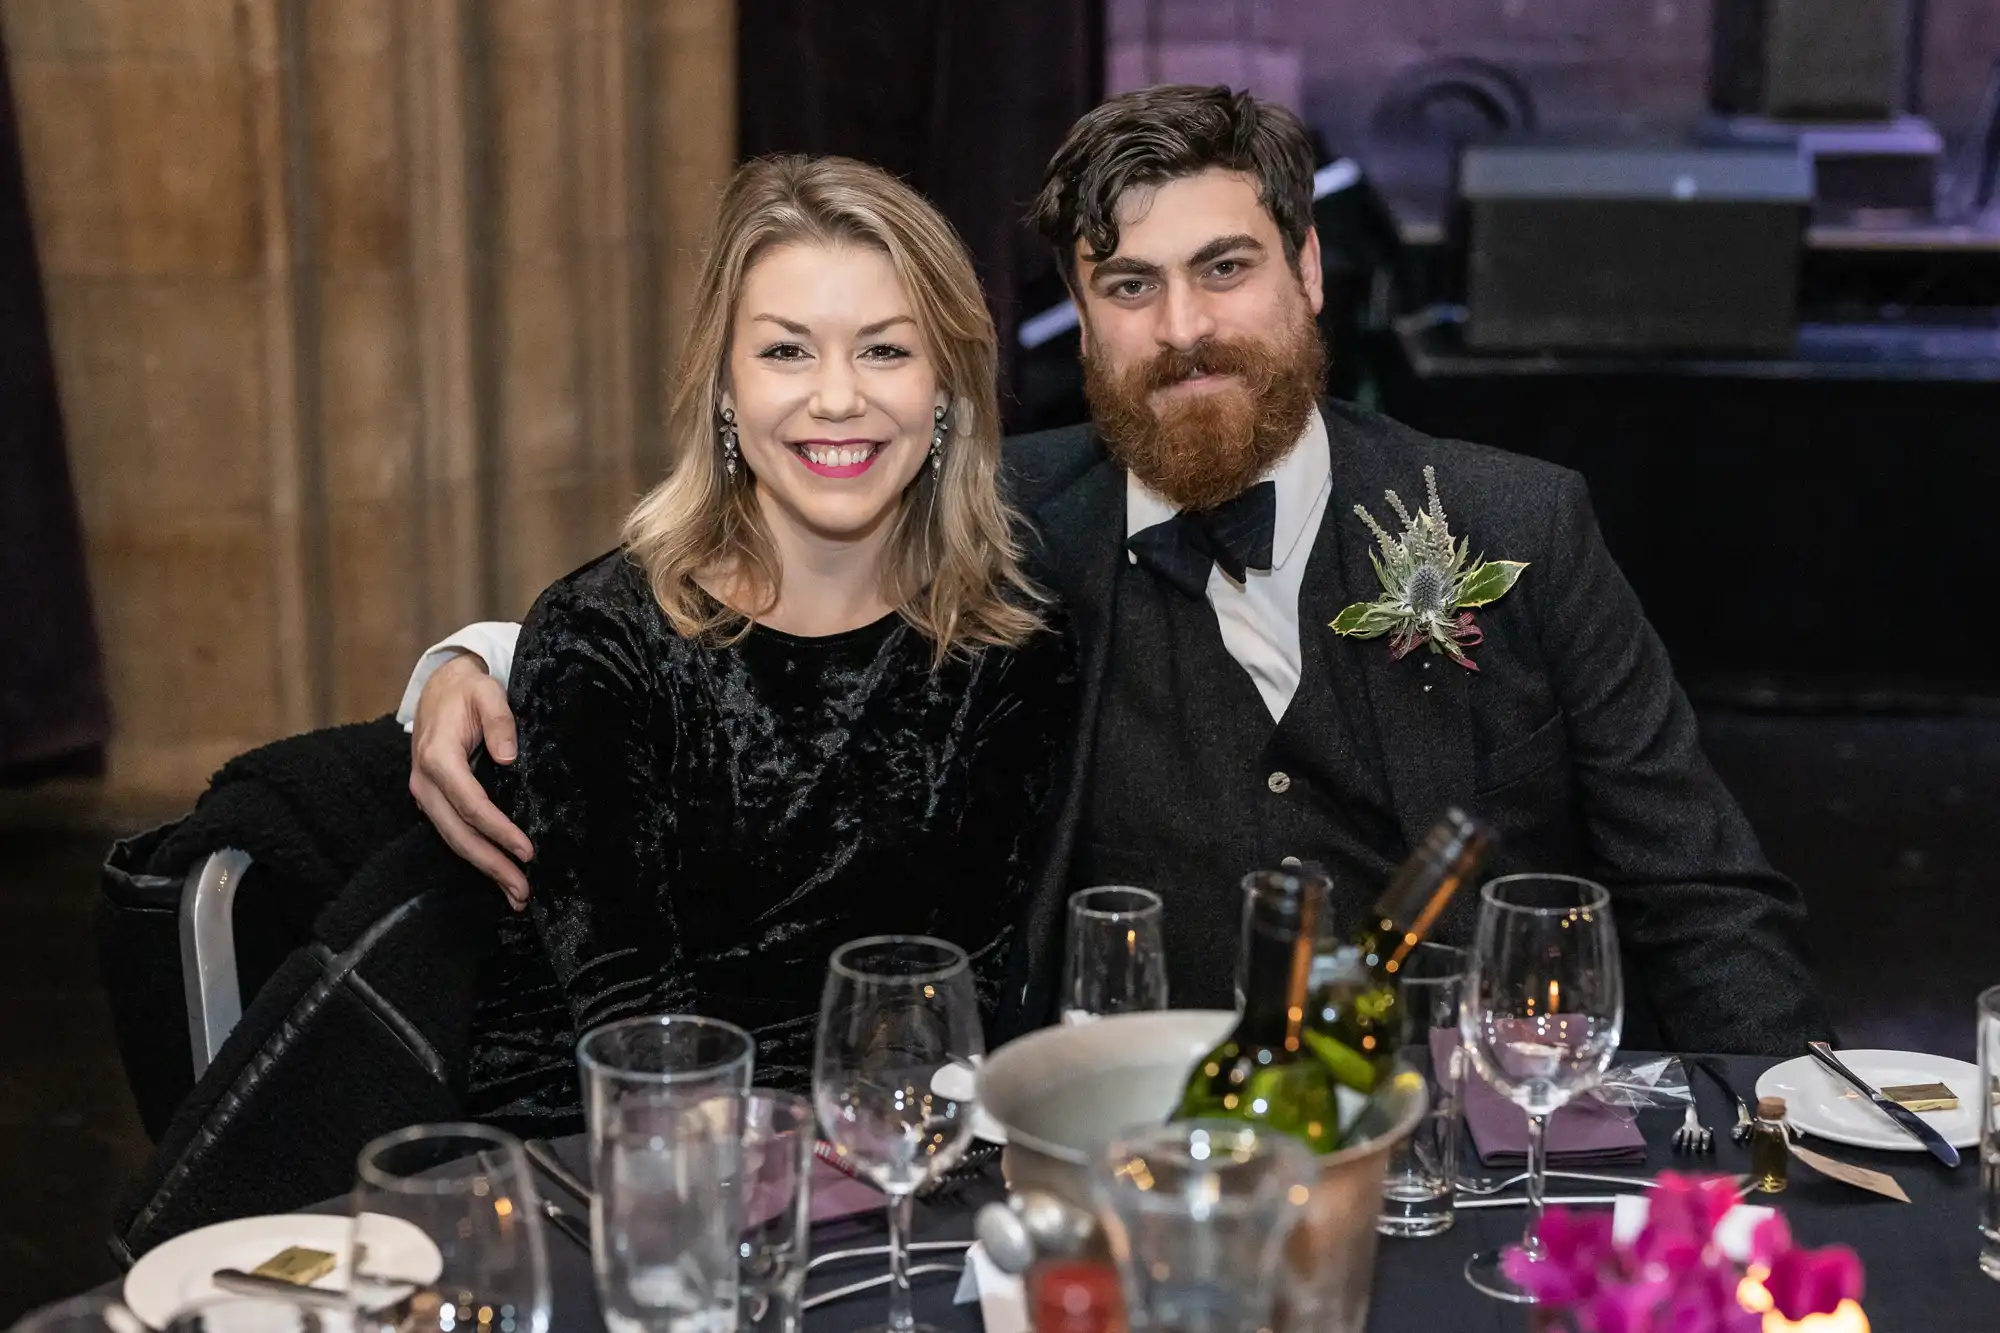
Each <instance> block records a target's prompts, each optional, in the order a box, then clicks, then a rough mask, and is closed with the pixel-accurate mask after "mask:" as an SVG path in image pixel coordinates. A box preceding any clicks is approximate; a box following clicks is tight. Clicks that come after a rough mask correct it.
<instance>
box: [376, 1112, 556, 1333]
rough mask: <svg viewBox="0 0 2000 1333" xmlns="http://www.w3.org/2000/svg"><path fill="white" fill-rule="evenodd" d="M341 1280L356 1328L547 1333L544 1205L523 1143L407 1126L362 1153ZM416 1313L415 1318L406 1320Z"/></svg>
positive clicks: (456, 1128)
mask: <svg viewBox="0 0 2000 1333" xmlns="http://www.w3.org/2000/svg"><path fill="white" fill-rule="evenodd" d="M352 1237H353V1238H352V1241H351V1244H350V1249H349V1266H348V1271H349V1272H350V1273H351V1274H353V1278H352V1286H351V1288H350V1292H351V1295H352V1296H353V1298H354V1303H355V1305H356V1307H357V1308H358V1309H359V1310H361V1311H364V1312H366V1311H395V1312H396V1313H395V1315H394V1317H393V1318H392V1319H387V1320H366V1319H362V1318H357V1324H358V1325H359V1326H362V1327H373V1326H375V1325H376V1324H378V1323H387V1324H388V1325H389V1326H391V1327H397V1328H407V1327H412V1326H414V1327H425V1326H428V1325H430V1324H435V1325H436V1326H437V1327H438V1328H440V1329H442V1330H444V1331H445V1333H449V1331H450V1330H452V1329H454V1328H480V1329H487V1328H490V1329H491V1330H492V1331H493V1333H547V1330H548V1326H549V1262H548V1252H547V1250H546V1249H545V1247H544V1245H543V1241H542V1218H541V1201H540V1199H539V1198H538V1197H537V1196H536V1194H535V1183H534V1177H533V1175H531V1174H530V1173H529V1170H528V1157H527V1154H526V1153H525V1152H524V1151H523V1150H522V1148H521V1143H520V1140H518V1139H516V1138H515V1137H514V1136H513V1135H511V1134H508V1133H505V1132H503V1131H501V1130H497V1129H489V1128H487V1127H486V1126H484V1125H471V1124H449V1125H414V1126H412V1127H410V1128H409V1129H400V1130H397V1131H396V1132H395V1133H394V1134H385V1135H383V1136H382V1137H381V1138H379V1139H376V1140H375V1141H374V1142H372V1143H370V1144H369V1145H368V1146H367V1147H365V1148H363V1149H362V1150H361V1157H360V1160H359V1161H358V1162H357V1163H356V1166H355V1178H354V1229H353V1232H352ZM405 1312H412V1313H405Z"/></svg>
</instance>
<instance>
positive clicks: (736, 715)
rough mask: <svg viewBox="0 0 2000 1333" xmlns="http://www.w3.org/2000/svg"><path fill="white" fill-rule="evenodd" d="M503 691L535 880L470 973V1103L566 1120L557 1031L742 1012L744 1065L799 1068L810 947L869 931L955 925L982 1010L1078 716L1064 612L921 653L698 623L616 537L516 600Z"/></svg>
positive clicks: (569, 1042)
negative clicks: (1003, 643)
mask: <svg viewBox="0 0 2000 1333" xmlns="http://www.w3.org/2000/svg"><path fill="white" fill-rule="evenodd" d="M511 694H512V697H513V706H514V709H515V712H516V716H517V719H518V725H519V736H520V757H519V759H517V760H516V762H515V764H514V765H513V771H512V772H511V773H510V774H508V775H507V776H508V779H509V780H508V782H507V784H506V785H508V786H511V787H512V789H513V790H512V792H511V804H512V806H513V813H514V818H515V822H516V823H518V824H519V825H520V826H521V829H522V831H523V832H525V833H526V834H527V835H528V837H529V838H530V839H532V840H533V842H534V844H535V858H534V860H533V861H531V862H530V863H529V864H528V866H527V873H528V883H529V887H530V889H531V890H532V894H533V899H532V905H531V907H530V908H529V911H528V913H526V914H525V915H524V916H522V917H518V918H515V919H513V920H512V921H510V922H509V923H507V925H506V927H505V928H504V929H503V940H502V947H501V949H500V951H499V954H498V957H497V960H496V964H495V966H494V967H493V968H492V969H491V970H490V972H489V975H488V976H487V977H486V978H485V982H484V984H483V985H482V988H481V993H482V997H483V998H482V1001H481V1004H480V1007H479V1012H478V1015H477V1017H476V1019H475V1034H474V1055H473V1064H472V1070H471V1077H470V1087H469V1089H468V1096H467V1101H468V1109H469V1110H470V1111H471V1112H472V1113H473V1114H475V1115H477V1116H479V1117H480V1118H482V1119H486V1120H489V1121H493V1122H496V1123H502V1124H511V1125H513V1126H514V1127H515V1128H517V1129H521V1130H524V1131H527V1132H532V1133H550V1132H558V1131H560V1130H562V1129H565V1128H576V1127H579V1125H580V1119H579V1118H578V1117H579V1111H578V1107H579V1102H580V1098H579V1092H578V1086H577V1073H576V1061H575V1040H576V1034H577V1033H579V1032H581V1031H584V1030H585V1029H587V1028H590V1027H592V1026H594V1025H596V1024H598V1023H602V1022H605V1021H608V1020H611V1019H616V1018H624V1017H629V1016H632V1015H636V1014H657V1013H699V1014H708V1015H712V1016H714V1017H718V1018H723V1019H727V1020H728V1021H730V1022H733V1023H737V1024H739V1025H741V1026H743V1027H745V1028H747V1029H749V1030H750V1031H751V1032H752V1033H753V1034H754V1035H755V1036H756V1037H757V1041H758V1050H757V1067H756V1081H757V1082H758V1083H759V1084H760V1085H764V1086H791V1087H803V1086H804V1085H805V1084H806V1083H807V1082H808V1081H809V1080H810V1077H811V1066H812V1046H813V1032H814V1020H815V1017H816V1014H817V1011H818V1006H819V999H820V988H821V985H822V983H823V981H824V979H825V975H826V962H827V957H828V955H829V954H831V953H832V951H833V950H834V949H835V948H837V947H838V946H839V945H841V944H843V943H845V942H846V941H848V940H851V939H855V938H857V937H860V936H864V935H874V934H884V933H906V934H926V935H936V936H940V937H942V938H944V939H947V940H950V941H952V942H953V943H955V944H958V945H959V946H960V947H962V948H964V949H965V950H966V951H967V952H968V953H970V954H971V955H972V957H973V962H974V966H975V969H976V971H977V974H978V977H979V981H980V989H981V998H982V1000H983V1001H985V1004H986V1007H987V1012H988V1016H989V1018H990V1016H991V1013H992V1005H993V1002H994V1001H995V999H996V998H997V994H998V989H999V983H1000V978H1001V974H1002V972H1003V970H1004V969H1005V968H1006V966H1007V962H1008V958H1007V955H1008V953H1009V950H1010V947H1011V946H1012V944H1013V943H1014V936H1015V932H1016V929H1017V922H1018V919H1019V918H1020V916H1021V913H1022V911H1023V908H1024V906H1025V902H1024V895H1025V894H1026V893H1027V892H1028V891H1029V886H1030V885H1031V884H1032V883H1033V882H1034V871H1035V869H1036V867H1035V866H1034V865H1033V864H1031V862H1032V860H1033V858H1034V856H1035V854H1036V851H1037V849H1038V843H1039V835H1040V832H1041V823H1042V815H1043V806H1044V803H1045V798H1046V797H1047V795H1048V792H1049V789H1050V786H1051V784H1052V780H1053V775H1054V772H1055V766H1056V762H1057V758H1058V755H1059V753H1060V752H1061V751H1062V750H1063V749H1065V748H1066V747H1067V745H1068V744H1069V743H1070V740H1071V738H1072V734H1073V728H1074V725H1075V672H1074V670H1073V667H1072V664H1071V656H1070V648H1069V643H1068V640H1067V636H1066V635H1064V634H1061V633H1059V632H1057V631H1055V630H1051V631H1048V632H1044V633H1040V634H1037V635H1036V636H1035V637H1034V638H1033V639H1031V640H1030V641H1029V642H1028V643H1027V644H1025V645H1023V646H1022V647H1021V648H1019V649H1015V650H1006V649H992V648H989V649H984V650H980V651H977V652H976V653H974V654H973V655H972V656H971V657H970V658H969V659H968V660H948V661H947V662H945V663H944V664H942V665H940V666H938V667H936V668H935V669H933V667H932V663H931V645H930V644H929V642H928V641H926V640H925V639H924V638H923V636H922V635H920V634H918V633H917V632H916V631H915V630H913V629H911V628H910V627H909V626H908V625H907V624H905V623H904V622H903V621H902V620H901V619H900V618H899V617H897V616H894V615H891V616H888V617H886V618H884V619H882V620H879V621H877V622H875V623H874V624H871V625H866V626H863V627H862V628H860V629H856V630H851V631H848V632H846V633H842V634H835V635H830V636H827V637H824V638H799V637H796V636H794V635H789V634H783V633H780V632H778V631H776V630H771V629H766V628H764V627H762V626H755V627H753V628H752V629H751V630H750V632H749V633H748V634H747V635H746V636H745V637H743V638H742V639H740V640H739V641H737V642H736V643H734V644H729V645H725V646H715V645H707V644H701V643H696V642H693V641H691V640H688V639H684V638H682V637H680V636H679V635H677V634H675V633H674V631H673V629H672V628H671V627H670V625H669V624H668V622H667V619H666V616H665V614H664V613H663V612H662V611H661V610H660V608H659V605H658V603H657V602H656V601H655V600H654V598H653V595H652V592H651V590H650V588H649V587H648V586H647V583H646V579H645V576H644V575H643V574H642V573H641V572H640V571H639V569H638V568H637V567H636V566H635V565H633V564H632V563H631V562H630V561H629V560H627V559H626V558H625V557H624V556H623V554H622V553H613V554H612V555H609V556H606V557H604V558H602V559H600V560H598V561H596V562H594V563H593V564H590V565H587V566H585V567H584V568H583V569H581V570H579V571H577V572H576V573H574V574H571V575H570V576H568V577H567V578H565V579H563V580H561V581H560V582H558V583H556V584H555V585H554V586H552V587H551V588H549V590H548V591H547V592H545V593H543V594H542V596H541V598H540V599H539V600H538V601H537V602H536V603H535V607H534V610H533V611H531V612H530V613H529V616H528V618H527V620H526V622H525V623H524V624H523V627H522V630H521V639H520V644H519V647H518V648H517V650H516V653H515V659H514V671H513V685H512V690H511Z"/></svg>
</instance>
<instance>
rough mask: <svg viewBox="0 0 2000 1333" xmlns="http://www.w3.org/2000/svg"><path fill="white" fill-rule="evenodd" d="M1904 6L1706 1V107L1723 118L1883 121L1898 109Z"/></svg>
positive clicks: (1890, 0)
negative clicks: (1710, 7) (1709, 9)
mask: <svg viewBox="0 0 2000 1333" xmlns="http://www.w3.org/2000/svg"><path fill="white" fill-rule="evenodd" d="M1909 38H1910V11H1909V4H1908V0H1715V10H1714V27H1713V29H1712V43H1711V45H1710V48H1709V105H1710V106H1711V107H1712V108H1713V109H1714V110H1716V111H1720V112H1723V113H1724V114H1727V115H1744V116H1778V117H1783V118H1787V119H1799V120H1884V119H1887V118H1888V117H1889V116H1892V115H1894V114H1895V113H1896V111H1897V110H1898V108H1899V107H1900V105H1901V103H1902V94H1903V79H1904V72H1905V65H1906V64H1907V62H1908V60H1909Z"/></svg>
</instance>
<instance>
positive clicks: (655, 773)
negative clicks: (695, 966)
mask: <svg viewBox="0 0 2000 1333" xmlns="http://www.w3.org/2000/svg"><path fill="white" fill-rule="evenodd" d="M621 559H622V557H617V556H614V557H610V558H609V560H621ZM607 565H608V562H600V563H599V564H598V565H594V566H591V567H590V568H588V569H586V570H583V571H580V572H579V573H578V574H575V575H572V576H571V577H570V578H568V579H565V580H563V581H562V582H561V583H558V584H556V585H555V586H554V587H552V588H550V589H549V591H547V592H546V593H544V594H543V595H542V598H541V600H540V601H538V602H537V603H536V604H535V609H534V610H533V611H532V612H530V613H529V616H528V619H527V621H526V623H525V624H524V625H523V627H522V633H521V641H520V647H519V649H518V651H517V652H516V654H515V660H514V685H513V689H512V691H511V693H512V696H513V703H514V709H515V713H516V715H517V717H518V719H519V727H520V758H519V760H518V761H517V762H516V764H515V773H516V775H517V776H516V783H517V793H518V794H517V797H516V800H515V807H514V808H515V815H516V819H517V821H518V822H519V823H520V825H521V828H522V830H523V831H524V832H525V833H527V835H528V837H529V838H531V839H533V841H534V844H535V857H534V859H533V860H532V861H530V862H528V865H527V872H528V881H529V885H530V887H531V888H532V890H533V897H532V899H531V907H530V910H531V911H532V912H533V914H534V920H535V926H536V929H537V931H538V932H539V934H540V935H541V939H542V945H543V948H544V949H546V950H547V952H548V955H549V958H550V961H551V962H552V963H553V964H554V965H555V971H556V976H557V977H558V978H559V979H560V980H561V982H562V986H563V992H564V994H565V996H566V997H567V998H568V1001H569V1007H570V1012H571V1014H572V1015H573V1016H574V1018H575V1021H576V1024H577V1031H578V1032H579V1033H581V1032H583V1031H584V1030H585V1029H587V1028H589V1027H593V1026H595V1025H597V1024H599V1023H602V1022H605V1021H607V1020H609V1019H613V1018H623V1017H628V1016H631V1015H634V1014H639V1013H654V1012H664V1011H668V1010H671V1009H674V1008H676V1007H677V1005H678V1000H679V998H680V997H678V996H676V995H675V994H674V989H675V988H674V986H673V985H672V983H671V980H670V978H671V977H672V976H673V975H674V973H675V972H676V970H677V968H676V964H677V962H678V958H677V950H676V949H675V947H674V939H673V929H672V922H671V920H670V918H669V916H668V914H667V911H666V908H665V903H664V897H663V894H664V883H665V875H664V868H665V863H666V860H665V851H664V848H663V846H662V830H663V826H664V823H665V813H666V802H667V801H668V799H669V796H668V791H667V778H668V775H667V773H666V768H667V763H668V760H669V759H670V757H671V756H670V755H669V754H668V753H667V752H666V749H665V746H664V744H663V743H662V742H661V741H660V740H659V739H658V738H659V737H662V736H665V735H667V734H669V733H668V732H667V731H665V730H664V729H661V728H657V727H655V726H654V722H655V720H656V719H655V712H656V710H658V709H662V708H667V707H671V701H670V700H669V699H668V698H666V697H664V696H662V695H661V694H660V693H659V692H658V691H656V690H655V689H653V688H652V687H651V681H652V667H653V655H654V654H655V653H656V652H657V645H649V643H648V639H647V636H646V633H645V629H644V623H643V620H642V614H641V613H642V612H643V611H644V610H646V609H647V608H645V607H643V606H641V605H639V604H637V599H636V598H635V597H634V596H632V595H631V594H630V591H629V587H628V584H627V581H626V579H625V578H624V571H623V570H621V569H619V568H615V567H607Z"/></svg>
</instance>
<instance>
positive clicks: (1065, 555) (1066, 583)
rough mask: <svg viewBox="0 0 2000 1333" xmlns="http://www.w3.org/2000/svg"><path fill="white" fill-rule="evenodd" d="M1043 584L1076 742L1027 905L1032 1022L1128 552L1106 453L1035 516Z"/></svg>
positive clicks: (1057, 926)
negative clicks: (1056, 605) (1051, 596)
mask: <svg viewBox="0 0 2000 1333" xmlns="http://www.w3.org/2000/svg"><path fill="white" fill-rule="evenodd" d="M1033 521H1034V526H1035V529H1036V532H1037V534H1038V536H1039V542H1040V547H1039V553H1040V556H1041V564H1042V565H1043V566H1045V568H1046V571H1047V572H1046V576H1045V582H1046V583H1047V585H1048V586H1049V588H1050V591H1052V592H1054V593H1056V594H1057V595H1058V596H1060V597H1061V598H1062V601H1063V605H1064V609H1065V610H1066V611H1067V612H1068V615H1069V619H1070V624H1071V628H1072V630H1073V632H1074V634H1075V639H1076V644H1077V652H1078V662H1077V670H1078V676H1079V679H1078V682H1077V685H1078V690H1077V692H1078V708H1077V719H1076V741H1075V744H1074V745H1073V746H1072V747H1071V750H1070V755H1069V762H1068V765H1067V767H1066V769H1065V771H1063V772H1062V773H1061V774H1059V775H1058V781H1057V786H1056V790H1055V792H1054V800H1055V801H1056V802H1057V805H1056V817H1055V822H1054V825H1053V827H1052V830H1051V833H1050V837H1051V840H1052V841H1051V845H1050V846H1049V848H1048V849H1047V851H1048V854H1047V855H1046V856H1045V858H1044V859H1043V871H1042V878H1041V882H1040V883H1039V884H1038V885H1037V886H1036V891H1035V894H1034V897H1033V900H1032V903H1031V906H1030V911H1029V920H1028V925H1027V930H1028V939H1027V949H1026V951H1025V954H1026V957H1025V962H1026V964H1027V968H1026V973H1025V975H1024V976H1022V977H1021V981H1022V985H1023V992H1022V1003H1023V1007H1024V1009H1025V1011H1026V1013H1025V1016H1026V1019H1027V1021H1028V1023H1029V1024H1031V1025H1032V1024H1034V1023H1037V1022H1039V1021H1040V1017H1039V1016H1043V1015H1045V1013H1046V1011H1047V1010H1048V1009H1049V1007H1050V1005H1052V1004H1053V1001H1054V995H1053V987H1054V986H1055V984H1056V976H1055V973H1056V969H1057V968H1058V966H1059V965H1060V961H1061V956H1062V934H1061V932H1062V929H1063V912H1064V903H1065V901H1066V900H1067V897H1068V894H1067V889H1068V887H1069V865H1070V860H1071V857H1072V854H1073V853H1074V850H1075V847H1076V839H1077V833H1078V830H1079V829H1080V828H1081V826H1082V823H1083V809H1084V801H1085V799H1086V798H1087V795H1088V792H1089V777H1090V764H1091V758H1092V752H1093V749H1094V747H1095V745H1096V740H1097V713H1098V708H1099V704H1100V702H1101V700H1102V699H1103V696H1104V677H1105V673H1106V671H1107V669H1108V664H1109V662H1110V658H1111V633H1112V619H1113V613H1114V609H1115V608H1114V600H1115V594H1116V590H1117V586H1118V561H1119V560H1121V559H1122V558H1124V551H1125V473H1124V472H1123V471H1122V470H1120V469H1119V468H1118V467H1117V466H1116V465H1115V464H1113V463H1112V462H1111V461H1110V460H1109V459H1108V458H1107V459H1105V460H1103V461H1101V462H1099V463H1098V464H1097V465H1096V466H1094V467H1092V468H1091V469H1090V470H1089V471H1088V472H1085V473H1084V474H1083V475H1082V476H1081V477H1078V478H1077V480H1076V481H1075V482H1074V483H1073V484H1071V485H1070V486H1068V487H1066V488H1065V489H1063V490H1062V491H1059V492H1057V493H1056V494H1055V495H1054V496H1051V497H1050V498H1049V499H1048V500H1046V501H1044V502H1043V504H1042V505H1041V507H1040V508H1038V509H1037V510H1036V511H1035V513H1034V515H1033Z"/></svg>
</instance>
